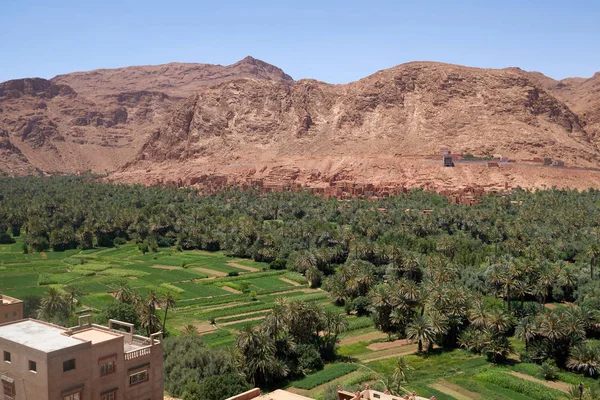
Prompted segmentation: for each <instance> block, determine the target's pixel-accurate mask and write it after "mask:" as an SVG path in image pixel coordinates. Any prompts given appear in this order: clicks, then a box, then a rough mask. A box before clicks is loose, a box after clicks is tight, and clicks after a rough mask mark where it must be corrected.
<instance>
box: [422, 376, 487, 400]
mask: <svg viewBox="0 0 600 400" xmlns="http://www.w3.org/2000/svg"><path fill="white" fill-rule="evenodd" d="M428 386H429V387H430V388H432V389H435V390H437V391H440V392H442V393H445V394H447V395H448V396H452V397H454V398H455V399H456V400H478V399H480V398H481V396H480V395H479V394H478V393H473V392H471V391H469V390H467V389H465V388H463V387H460V386H458V385H455V384H453V383H450V382H446V381H444V380H441V381H439V382H437V383H432V384H431V385H428Z"/></svg>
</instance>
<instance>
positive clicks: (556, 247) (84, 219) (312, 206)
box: [0, 177, 600, 399]
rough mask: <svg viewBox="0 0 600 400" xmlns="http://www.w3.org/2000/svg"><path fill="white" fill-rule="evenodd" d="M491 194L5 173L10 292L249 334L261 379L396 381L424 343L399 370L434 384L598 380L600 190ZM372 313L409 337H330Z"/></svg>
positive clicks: (59, 312)
mask: <svg viewBox="0 0 600 400" xmlns="http://www.w3.org/2000/svg"><path fill="white" fill-rule="evenodd" d="M480 200H481V202H480V203H479V204H476V205H473V206H463V205H453V204H450V203H449V202H448V201H447V200H446V199H445V198H444V197H442V196H439V195H437V194H431V193H426V192H422V191H414V192H412V193H410V194H405V195H402V196H397V197H392V198H389V199H382V200H377V201H373V202H371V201H363V200H352V201H347V202H340V201H337V200H336V199H328V200H326V199H321V198H317V197H313V196H311V195H309V194H307V193H289V192H286V193H268V194H259V193H255V192H252V191H247V192H240V191H225V192H223V193H221V194H219V195H215V196H212V197H200V196H197V195H196V193H195V192H194V191H192V190H187V189H175V188H145V187H142V186H124V185H108V184H103V183H98V182H95V181H93V180H90V179H89V178H75V177H60V178H51V179H44V178H2V179H0V242H1V243H0V271H1V272H0V273H1V274H2V279H0V292H2V293H5V294H7V295H12V296H16V297H20V298H24V300H25V301H26V305H27V313H28V315H29V316H37V317H39V318H44V319H47V320H50V321H55V322H58V323H64V324H69V323H72V322H73V318H74V317H73V315H74V313H75V312H86V311H89V312H92V313H93V314H94V318H95V319H96V321H98V322H103V320H104V319H106V318H112V317H113V316H116V315H119V316H121V317H122V318H130V319H135V318H134V316H133V312H135V313H136V314H137V317H138V318H137V321H136V322H135V323H136V327H137V329H138V331H140V332H143V333H145V334H149V333H151V332H154V331H157V330H165V331H166V333H167V334H170V335H173V336H177V335H180V334H181V335H182V336H186V335H194V334H202V337H203V338H204V339H200V340H205V342H204V343H206V344H208V345H210V346H212V347H206V346H205V347H206V349H205V350H206V351H207V352H210V351H213V350H214V351H220V350H215V348H220V347H223V346H232V347H235V348H237V349H238V351H239V353H240V354H241V355H239V356H240V357H242V360H241V361H244V362H239V363H238V362H237V361H240V360H236V362H235V363H233V364H234V365H244V367H243V368H241V369H240V368H237V367H234V368H233V369H232V370H231V371H232V372H233V373H240V372H241V373H243V374H244V375H245V377H246V379H247V380H248V381H249V382H252V383H254V384H261V385H267V386H269V387H275V386H277V385H280V384H281V382H283V381H285V380H287V382H289V384H291V385H294V386H296V385H297V384H299V385H303V384H302V383H298V382H300V381H302V380H304V379H309V378H310V377H311V376H315V375H316V376H327V374H329V373H330V372H325V371H329V370H330V369H332V368H342V367H335V366H336V365H345V364H344V363H345V362H346V361H348V362H350V361H352V362H362V363H366V364H368V367H369V368H372V372H370V373H371V377H372V378H373V376H377V378H373V379H374V380H376V381H378V382H379V383H378V384H379V385H381V386H382V387H383V389H385V388H388V389H391V390H392V391H399V390H401V387H400V386H398V385H397V382H399V381H398V380H392V379H391V378H389V376H388V375H389V374H392V375H393V374H394V371H395V369H397V368H398V365H397V356H398V355H399V354H402V352H403V351H404V352H408V353H409V352H410V351H413V350H416V351H417V352H418V353H419V355H418V356H414V355H408V356H407V357H406V358H407V362H408V364H409V365H410V366H411V367H412V368H413V370H412V371H409V372H410V373H409V374H408V378H407V379H406V380H407V383H406V384H403V385H402V386H407V387H409V388H410V389H414V390H417V391H419V393H420V394H421V395H425V396H432V395H435V396H436V398H439V399H440V398H441V399H443V398H451V396H452V394H451V393H454V392H457V391H459V392H457V393H460V390H467V391H470V392H473V393H477V394H478V395H479V396H481V397H482V398H500V399H501V398H516V399H518V398H522V399H529V398H534V399H535V398H550V397H551V396H557V395H558V394H557V393H556V392H554V391H555V390H557V389H554V388H549V387H547V386H546V385H544V384H543V382H549V381H552V380H555V381H556V382H563V383H568V384H569V385H573V384H578V381H585V382H586V387H589V388H592V387H594V384H595V382H596V380H597V377H598V374H599V373H600V371H599V368H598V365H600V350H599V346H598V341H597V340H598V338H599V337H600V316H599V314H598V310H599V309H600V285H599V284H598V268H599V264H600V239H599V238H600V196H599V195H598V192H597V191H595V190H590V191H584V192H577V191H568V190H555V189H552V190H545V191H537V192H528V191H523V190H515V191H513V193H511V194H507V195H504V196H491V195H490V196H486V197H484V198H482V199H480ZM425 209H427V210H431V212H428V213H423V212H421V211H422V210H425ZM267 269H270V270H267ZM320 286H322V289H324V290H320V289H318V288H319V287H320ZM121 303H123V304H124V303H127V304H130V305H131V307H133V309H132V308H131V307H129V308H128V307H126V306H122V305H121ZM299 316H301V317H299ZM334 317H335V318H336V321H337V322H336V324H337V325H338V328H339V329H338V328H334V327H333V326H331V325H330V324H331V321H332V318H334ZM298 318H301V320H302V321H304V322H305V323H304V324H302V325H298V324H297V320H298ZM273 321H279V322H277V323H276V324H274V323H273ZM213 323H214V324H213ZM375 328H376V329H377V330H379V331H381V332H383V333H384V334H385V335H387V337H388V338H389V339H403V340H404V339H408V340H410V341H411V343H414V345H413V344H410V345H409V344H407V345H406V346H405V348H404V349H402V348H397V346H396V347H395V346H393V345H391V346H390V347H389V348H385V347H381V348H377V346H371V344H374V342H373V340H371V339H367V340H364V341H358V342H356V343H355V344H352V343H351V344H348V345H343V346H341V349H340V351H339V353H336V342H337V341H338V339H340V338H344V339H346V338H352V337H353V336H358V335H368V334H369V333H374V330H375ZM319 332H327V334H325V335H322V334H321V335H320V334H319ZM379 335H381V334H379ZM378 337H379V338H381V336H378ZM174 339H175V338H174ZM244 340H245V341H246V343H244ZM255 344H256V345H260V346H262V347H261V348H262V350H261V351H260V352H257V351H255V348H256V346H255ZM292 344H293V345H292ZM410 346H414V347H410ZM460 348H462V349H465V350H461V349H460ZM408 353H407V354H408ZM232 357H233V356H232ZM342 357H348V358H347V359H341V358H342ZM384 357H389V359H388V358H384ZM369 360H377V361H372V362H371V361H369ZM340 361H343V362H342V363H340ZM519 362H520V363H519ZM328 363H329V364H328ZM331 363H333V364H331ZM513 364H514V365H513ZM256 365H262V366H267V367H264V368H262V367H261V368H255V367H253V366H256ZM323 365H325V367H324V368H323ZM438 366H439V367H440V368H443V370H444V372H443V373H442V370H441V369H440V370H438ZM228 368H229V367H228ZM534 369H535V370H534ZM454 370H460V371H462V372H463V373H462V374H454V373H453V372H452V371H454ZM524 371H525V372H524ZM204 372H205V371H204ZM204 372H202V373H203V374H204ZM513 372H515V373H517V372H518V373H522V374H525V375H527V376H531V377H532V379H533V378H535V379H539V380H541V382H542V383H540V382H538V381H535V380H534V381H527V380H524V379H522V378H523V377H522V376H518V375H514V374H513ZM227 373H228V372H225V373H223V376H225V375H227ZM331 374H333V373H331ZM355 374H357V373H355ZM214 375H218V374H214ZM202 376H203V378H202V379H205V378H208V377H209V376H212V375H210V374H205V375H202ZM357 376H358V375H357ZM365 376H366V375H365ZM352 378H353V379H354V381H353V382H352V384H359V383H360V384H363V383H364V382H358V381H356V379H358V378H356V376H355V375H354V374H353V375H352ZM173 379H175V378H173ZM223 379H224V378H223ZM314 379H315V381H318V380H319V379H317V378H314ZM332 379H335V380H336V381H337V380H338V379H337V378H332ZM339 379H340V382H344V376H339ZM216 380H217V379H216V378H215V379H213V381H216ZM547 380H548V381H547ZM309 381H310V379H309ZM324 382H328V381H324ZM393 382H396V383H393ZM523 382H525V383H523ZM392 383H393V385H392ZM212 384H214V382H212V381H208V382H207V383H206V387H211V385H212ZM444 384H446V385H450V386H448V387H445V386H444ZM390 385H391V386H390ZM539 385H541V386H542V388H540V387H538V386H539ZM197 386H198V387H190V388H187V389H189V392H190V393H189V394H188V396H192V393H198V391H199V390H200V389H201V386H202V385H200V384H198V385H197ZM316 386H319V385H318V384H317V385H316ZM305 387H309V385H306V386H305ZM313 389H314V387H313V388H312V389H306V390H313ZM563 389H564V388H563ZM184 390H186V387H185V385H184V384H182V386H181V389H180V391H179V395H182V394H183V391H184ZM565 390H566V389H565ZM532 391H535V392H536V393H537V394H532ZM449 393H450V394H449ZM316 395H321V394H320V393H316ZM586 395H587V394H586ZM592 395H593V394H592V392H591V391H590V392H589V396H592ZM494 396H495V397H494ZM536 396H538V397H536ZM467 397H468V396H467Z"/></svg>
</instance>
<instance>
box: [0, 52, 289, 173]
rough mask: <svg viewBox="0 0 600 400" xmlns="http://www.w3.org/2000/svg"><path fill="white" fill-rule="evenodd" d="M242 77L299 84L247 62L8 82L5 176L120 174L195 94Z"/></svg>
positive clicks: (3, 118)
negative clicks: (207, 87)
mask: <svg viewBox="0 0 600 400" xmlns="http://www.w3.org/2000/svg"><path fill="white" fill-rule="evenodd" d="M238 77H245V78H251V79H276V80H282V81H291V78H290V77H289V76H287V75H285V74H284V73H283V71H281V70H280V69H278V68H276V67H274V66H272V65H270V64H267V63H265V62H263V61H260V60H256V59H254V58H251V57H247V58H245V59H243V60H241V61H239V62H237V63H235V64H233V65H230V66H220V65H209V64H180V63H173V64H167V65H159V66H141V67H128V68H119V69H114V70H97V71H90V72H75V73H72V74H66V75H60V76H57V77H55V78H53V79H51V80H45V79H39V78H36V79H18V80H13V81H8V82H4V83H0V132H4V133H2V134H0V136H2V137H4V139H2V140H3V142H6V144H4V145H3V150H2V151H3V154H5V155H4V156H3V157H2V159H1V160H0V171H7V172H10V173H16V174H25V173H30V171H34V170H36V169H39V170H42V171H64V172H76V171H85V170H88V169H91V170H93V171H95V172H105V171H114V170H115V169H116V168H118V167H119V166H120V165H122V164H124V163H126V162H127V161H129V160H131V159H132V158H133V157H134V156H135V154H136V153H137V152H138V151H139V149H140V147H141V146H142V144H143V143H145V141H146V139H147V138H148V135H149V134H150V133H151V132H153V131H155V130H156V129H157V128H158V127H159V126H161V125H162V124H163V123H164V122H165V120H166V117H167V116H168V115H169V113H170V112H171V111H172V110H173V109H174V108H175V107H176V106H177V105H178V104H179V103H180V102H182V101H183V100H185V98H186V97H187V96H188V95H189V94H190V93H195V92H197V91H199V90H202V88H203V87H205V86H208V85H211V84H215V83H218V82H224V81H226V80H228V79H235V78H238ZM8 143H10V145H11V147H8ZM18 154H20V155H21V156H23V157H21V158H19V155H18ZM13 159H14V160H17V161H14V162H13V161H10V160H13Z"/></svg>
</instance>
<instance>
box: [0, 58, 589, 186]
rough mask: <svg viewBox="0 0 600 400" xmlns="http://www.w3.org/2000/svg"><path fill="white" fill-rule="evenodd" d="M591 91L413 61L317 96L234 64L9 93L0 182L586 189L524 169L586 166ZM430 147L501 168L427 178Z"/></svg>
mask: <svg viewBox="0 0 600 400" xmlns="http://www.w3.org/2000/svg"><path fill="white" fill-rule="evenodd" d="M599 80H600V74H597V75H596V76H595V77H594V78H591V79H568V80H564V81H560V82H559V81H555V80H553V79H551V78H548V77H546V76H544V75H542V74H539V73H534V72H526V71H522V70H520V69H518V68H509V69H504V70H492V69H479V68H470V67H463V66H458V65H449V64H441V63H433V62H414V63H408V64H403V65H399V66H397V67H394V68H390V69H387V70H383V71H379V72H377V73H375V74H373V75H371V76H368V77H366V78H364V79H361V80H359V81H356V82H352V83H349V84H345V85H331V84H327V83H323V82H318V81H315V80H300V81H294V80H292V78H291V77H289V76H288V75H286V74H285V73H284V72H283V71H282V70H280V69H279V68H277V67H274V66H272V65H270V64H267V63H265V62H263V61H260V60H256V59H253V58H251V57H247V58H245V59H244V60H241V61H239V62H237V63H235V64H232V65H229V66H218V65H209V64H181V63H172V64H166V65H161V66H144V67H128V68H119V69H113V70H97V71H90V72H80V73H72V74H67V75H60V76H57V77H56V78H53V79H51V80H49V81H46V80H42V79H33V80H32V79H24V80H17V81H10V82H5V83H3V84H0V109H1V111H0V151H2V153H0V156H2V161H1V162H0V168H2V169H4V170H7V171H10V172H12V173H30V171H35V170H36V169H38V170H42V171H54V170H61V171H69V172H73V171H76V170H87V169H92V170H94V171H98V172H103V171H105V170H106V171H113V172H112V173H111V175H110V177H109V179H110V180H112V181H118V182H131V181H139V182H144V183H166V182H175V183H181V184H188V185H197V186H201V187H205V188H213V189H214V188H218V187H222V186H224V185H229V184H240V185H259V186H263V187H264V186H266V187H273V188H278V187H285V186H290V185H291V186H300V185H304V186H310V187H313V188H318V189H319V188H320V189H323V188H327V187H335V186H336V185H338V184H342V183H344V184H350V183H360V184H362V185H376V186H379V187H412V186H424V187H430V188H434V189H439V190H444V189H450V188H456V187H466V186H472V185H482V186H486V187H489V188H501V187H505V185H507V184H508V185H511V186H515V185H521V186H527V187H541V186H544V185H546V186H553V185H555V186H565V185H567V186H576V187H581V188H583V187H587V186H589V185H593V186H600V178H599V177H598V176H600V173H598V172H595V171H591V170H567V169H562V168H551V167H546V168H543V167H542V166H541V165H540V164H539V160H540V159H543V158H553V159H560V160H562V161H564V162H565V163H566V165H567V166H571V167H573V166H575V167H579V168H583V169H586V168H587V169H593V168H596V167H599V166H600V151H598V148H597V144H596V141H597V137H598V133H599V132H598V126H599V121H600V118H598V116H599V115H600V104H599V103H598V99H599V97H598V95H597V94H598V90H599V89H598V88H599V82H598V81H599ZM440 147H449V148H450V149H451V150H452V151H453V152H454V153H458V154H468V153H470V154H473V155H475V156H480V157H488V156H489V157H491V156H493V155H497V154H501V155H503V156H505V157H508V158H509V159H511V160H512V161H515V162H514V163H511V164H509V166H502V168H499V167H496V168H495V169H494V168H491V167H488V165H487V163H486V162H483V163H481V164H474V165H468V166H467V165H460V164H459V165H457V167H456V168H443V167H442V166H441V162H440V160H439V159H440V155H439V150H440ZM9 155H10V156H9ZM9 159H10V160H14V161H10V162H9V161H5V160H9ZM534 159H535V160H536V161H534ZM527 163H530V164H531V163H534V164H535V163H537V164H535V165H526V164H527ZM13 165H14V167H13ZM19 166H20V167H19ZM492 167H493V165H492ZM597 175H598V176H597ZM574 177H577V179H574Z"/></svg>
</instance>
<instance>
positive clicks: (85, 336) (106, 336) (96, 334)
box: [71, 328, 123, 344]
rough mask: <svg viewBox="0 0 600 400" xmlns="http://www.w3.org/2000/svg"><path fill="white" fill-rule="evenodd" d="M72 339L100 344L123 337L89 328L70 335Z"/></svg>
mask: <svg viewBox="0 0 600 400" xmlns="http://www.w3.org/2000/svg"><path fill="white" fill-rule="evenodd" d="M71 337H72V338H75V339H80V340H83V341H84V342H92V344H96V343H102V342H106V341H109V340H113V339H115V338H118V337H123V335H117V334H116V333H111V332H108V331H105V330H102V329H96V328H89V329H85V330H82V331H78V332H76V333H74V334H72V335H71Z"/></svg>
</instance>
